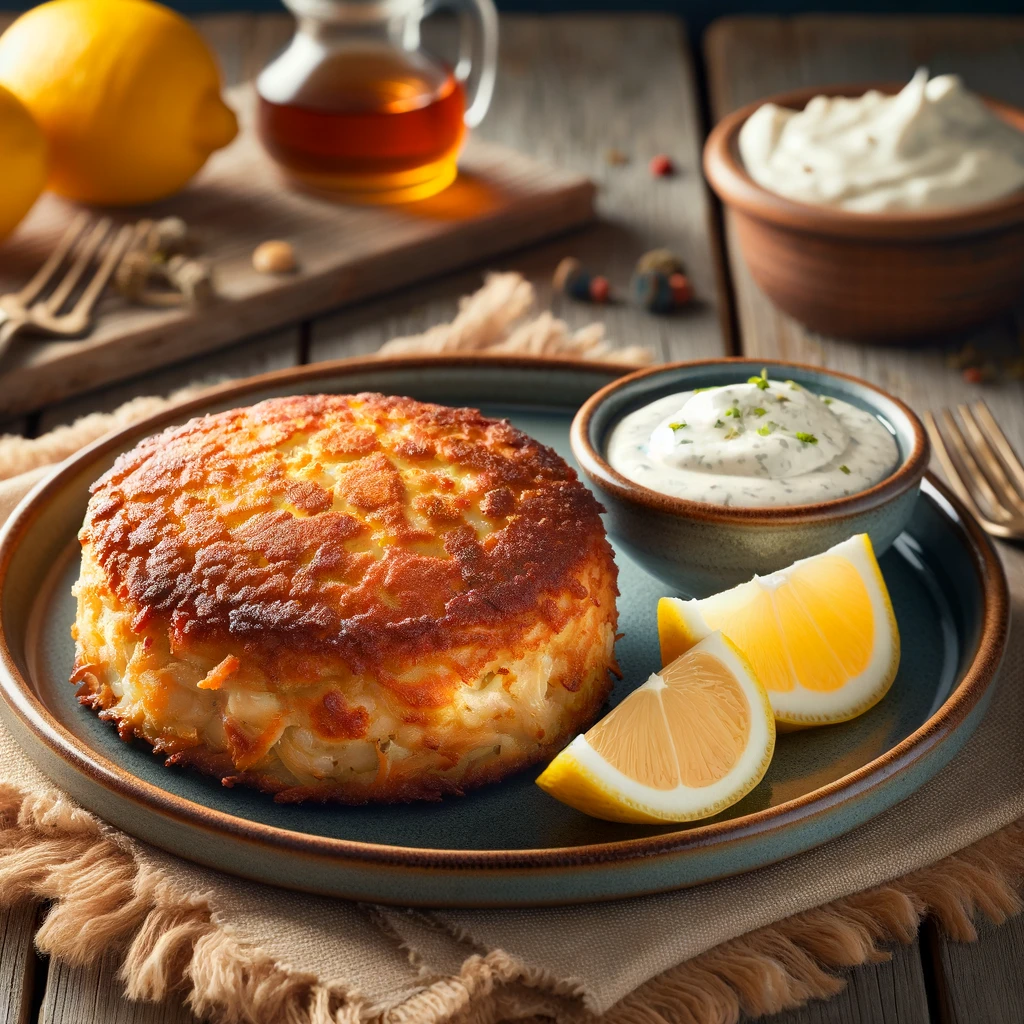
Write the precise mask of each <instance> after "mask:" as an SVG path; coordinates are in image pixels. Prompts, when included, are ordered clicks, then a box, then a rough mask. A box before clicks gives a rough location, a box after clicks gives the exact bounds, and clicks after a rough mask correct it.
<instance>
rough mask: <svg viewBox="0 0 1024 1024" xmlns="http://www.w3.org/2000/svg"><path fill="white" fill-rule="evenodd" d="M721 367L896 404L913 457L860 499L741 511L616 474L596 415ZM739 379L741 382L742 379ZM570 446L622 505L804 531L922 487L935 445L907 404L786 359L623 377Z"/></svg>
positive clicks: (663, 368) (591, 410)
mask: <svg viewBox="0 0 1024 1024" xmlns="http://www.w3.org/2000/svg"><path fill="white" fill-rule="evenodd" d="M720 366H724V367H728V366H735V367H736V368H737V369H742V368H752V367H753V368H756V370H755V372H756V371H759V370H760V369H761V368H764V367H767V368H768V369H769V370H771V369H772V368H786V369H788V370H796V371H798V372H799V373H802V374H810V375H811V376H815V375H818V376H823V377H832V378H835V379H837V380H841V381H845V382H848V383H852V384H854V385H856V386H857V387H858V388H863V389H865V390H867V391H868V392H869V393H872V392H873V393H874V394H875V395H877V396H879V397H880V398H881V399H883V400H884V402H886V403H891V405H893V406H894V407H895V408H896V410H897V411H898V412H899V413H901V414H902V415H903V417H904V418H905V420H906V422H907V424H908V425H909V427H910V431H911V433H912V435H913V443H912V445H911V447H910V450H909V452H907V453H906V454H905V455H903V457H902V458H901V460H900V463H899V465H898V466H897V467H896V468H895V469H894V470H893V471H892V473H890V474H889V475H888V476H886V477H885V478H884V479H882V480H880V481H879V482H878V483H877V484H874V485H873V486H871V487H868V488H866V489H865V490H862V491H857V492H856V493H855V494H849V495H844V496H843V497H841V498H832V499H830V500H828V501H819V502H814V503H811V504H806V505H759V506H736V505H714V504H711V503H710V502H703V501H691V500H689V499H688V498H676V497H673V496H672V495H668V494H663V493H662V492H661V491H655V490H653V489H651V488H649V487H645V486H644V485H643V484H638V483H636V482H635V481H633V480H630V479H629V478H628V477H626V476H623V474H622V473H620V472H619V471H618V470H616V469H613V468H612V466H611V464H610V463H609V462H608V461H607V459H606V458H605V455H604V451H603V450H602V449H603V448H604V444H603V439H601V438H595V437H594V436H593V434H594V418H595V415H596V413H597V412H598V410H599V409H600V408H601V407H602V406H603V405H604V404H605V403H606V402H607V401H608V400H609V399H610V398H612V397H613V396H614V395H616V394H617V393H618V392H621V391H622V390H623V389H624V388H628V387H629V386H631V385H632V384H633V383H635V382H636V381H641V380H646V379H649V378H657V377H658V376H661V375H664V374H666V373H669V372H672V371H675V370H687V369H694V370H697V369H700V368H703V367H709V368H710V367H720ZM737 376H738V378H739V377H741V376H742V374H738V375H737ZM748 376H749V374H748ZM743 379H745V378H743ZM867 404H869V405H871V406H872V412H873V413H874V415H875V416H882V417H884V415H885V414H884V412H883V410H881V409H880V408H879V407H878V406H877V405H875V404H874V403H873V402H871V401H870V397H869V396H868V401H867ZM569 440H570V444H571V445H572V451H573V454H574V455H575V456H576V459H577V461H578V462H579V465H580V469H581V470H582V471H583V472H584V473H585V474H586V476H587V477H588V478H589V479H590V480H592V481H593V482H594V483H595V484H596V485H597V486H598V488H600V490H601V491H602V492H604V493H607V494H608V495H609V496H611V497H614V498H616V499H618V500H619V501H624V502H629V503H631V504H634V505H640V506H642V507H644V508H647V509H650V510H652V511H654V512H660V513H662V514H666V515H672V516H677V517H680V518H683V519H691V520H698V521H701V522H708V523H727V524H733V525H743V526H758V525H764V526H769V525H770V526H779V525H800V524H807V523H810V522H814V521H820V520H822V519H844V518H850V517H853V516H858V515H861V514H863V513H864V512H867V511H870V510H872V509H876V508H879V507H881V506H883V505H885V504H887V503H888V502H889V501H891V500H892V499H894V498H896V497H897V496H899V495H900V494H902V493H904V492H905V491H907V490H909V489H911V488H912V487H915V486H917V485H918V484H919V483H920V482H921V479H922V478H923V476H924V474H925V470H927V468H928V461H929V459H930V457H931V443H930V441H929V439H928V434H927V432H926V431H925V428H924V424H923V423H922V422H921V420H920V418H919V417H918V415H917V414H916V413H915V412H914V411H913V410H912V409H911V408H910V407H909V406H908V405H907V404H906V403H905V402H903V401H901V400H900V399H898V398H896V397H895V396H894V395H891V394H889V393H888V392H887V391H885V390H883V389H882V388H880V387H877V386H875V385H874V384H871V383H869V382H868V381H866V380H863V379H861V378H860V377H855V376H853V375H852V374H848V373H840V372H839V371H837V370H828V369H825V368H824V367H820V366H812V365H810V364H807V363H795V362H789V361H787V360H781V359H754V358H750V357H743V356H728V357H724V358H719V359H700V360H683V361H680V362H675V363H662V364H659V365H658V366H652V367H647V368H645V369H642V370H637V371H636V372H634V373H631V374H628V375H627V376H625V377H620V378H618V379H617V380H615V381H612V383H610V384H607V385H605V386H604V387H603V388H601V390H600V391H597V392H595V393H594V394H593V395H591V396H590V398H588V399H587V401H586V402H584V403H583V405H582V406H580V408H579V411H578V412H577V413H576V416H575V417H574V418H573V421H572V426H571V428H570V431H569ZM599 446H600V447H599Z"/></svg>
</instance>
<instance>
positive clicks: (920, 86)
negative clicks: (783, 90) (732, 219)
mask: <svg viewBox="0 0 1024 1024" xmlns="http://www.w3.org/2000/svg"><path fill="white" fill-rule="evenodd" d="M739 148H740V156H741V157H742V158H743V164H744V166H745V167H746V170H747V172H748V173H749V174H750V176H751V177H752V178H753V179H754V181H756V182H757V183H758V184H759V185H761V186H763V187H764V188H766V189H768V190H769V191H771V192H775V193H778V194H779V195H783V196H787V197H788V198H790V199H796V200H799V201H800V202H804V203H815V204H818V205H824V206H834V207H839V208H841V209H844V210H854V211H859V212H861V213H879V212H882V211H885V210H932V209H941V208H946V209H949V208H957V207H966V206H973V205H976V204H978V203H984V202H988V201H989V200H993V199H999V198H1001V197H1003V196H1007V195H1009V194H1010V193H1012V192H1016V191H1017V190H1018V189H1021V188H1024V132H1019V131H1017V130H1016V129H1015V128H1013V127H1011V126H1010V125H1009V124H1007V123H1006V122H1005V121H1003V120H1002V119H1001V118H999V117H998V116H997V115H995V114H994V113H992V111H991V110H989V108H988V107H986V106H985V104H984V103H983V102H982V101H981V100H980V99H979V98H978V97H977V96H975V95H974V94H973V93H971V92H969V91H968V90H967V89H965V88H964V85H963V83H962V82H961V81H960V79H959V78H958V77H957V76H956V75H940V76H938V77H937V78H933V79H931V81H929V80H928V72H927V71H926V70H925V69H924V68H922V69H921V70H919V71H918V72H917V74H916V75H914V77H913V79H912V80H911V82H910V84H909V85H907V86H906V87H905V88H904V89H903V90H902V91H901V92H899V93H898V94H897V95H895V96H888V95H885V94H883V93H880V92H876V91H874V90H872V91H871V92H867V93H865V94H864V95H863V96H859V97H857V98H855V99H850V98H846V97H842V96H816V97H815V98H814V99H812V100H811V101H810V103H808V104H807V106H806V107H805V108H804V109H803V110H801V111H797V110H790V109H788V108H784V107H779V106H776V105H775V104H774V103H766V104H764V105H763V106H762V107H759V108H758V109H757V110H756V111H755V112H754V113H753V114H752V115H751V116H750V117H749V118H748V119H747V121H746V123H745V124H744V125H743V127H742V129H740V135H739Z"/></svg>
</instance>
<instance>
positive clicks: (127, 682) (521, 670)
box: [71, 394, 617, 803]
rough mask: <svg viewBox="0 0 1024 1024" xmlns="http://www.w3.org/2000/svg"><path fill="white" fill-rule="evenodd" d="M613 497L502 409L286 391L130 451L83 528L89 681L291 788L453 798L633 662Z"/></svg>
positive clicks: (239, 768)
mask: <svg viewBox="0 0 1024 1024" xmlns="http://www.w3.org/2000/svg"><path fill="white" fill-rule="evenodd" d="M599 512H600V506H599V505H598V504H597V501H596V500H595V499H594V497H593V496H592V495H591V493H590V492H589V491H588V490H587V489H586V488H585V487H584V486H583V485H582V484H581V483H580V482H579V480H578V479H577V478H576V474H575V473H574V472H573V471H572V470H571V469H570V468H569V467H568V466H567V465H566V464H565V462H564V461H563V460H562V459H561V458H560V457H559V456H558V455H557V454H556V453H555V452H554V451H552V450H551V449H550V448H546V447H544V446H543V445H541V444H539V443H538V442H536V441H534V440H533V439H532V438H530V437H528V436H527V435H526V434H524V433H522V432H521V431H519V430H517V429H516V428H515V427H513V426H512V425H511V424H509V423H508V422H506V421H498V420H492V419H487V418H486V417H484V416H483V415H481V414H480V413H479V412H478V411H476V410H474V409H450V408H446V407H444V406H439V405H427V404H424V403H422V402H416V401H413V400H412V399H410V398H396V397H386V396H384V395H377V394H359V395H311V396H301V397H294V398H279V399H272V400H270V401H266V402H261V403H260V404H259V405H254V406H251V407H249V408H245V409H235V410H232V411H230V412H224V413H219V414H217V415H212V416H205V417H202V418H200V419H194V420H192V421H190V422H189V423H186V424H185V425H184V426H180V427H174V428H171V429H169V430H167V431H165V432H164V433H163V434H160V435H159V436H156V437H151V438H148V439H147V440H145V441H143V442H142V443H141V444H139V445H138V446H137V447H136V448H134V449H133V450H132V451H130V452H128V453H126V454H124V455H122V456H121V457H120V458H119V459H118V460H117V462H116V463H115V464H114V466H113V468H112V469H111V470H110V471H109V472H108V473H107V474H106V475H105V476H104V477H103V478H102V479H100V480H99V481H97V482H96V483H95V484H94V485H93V487H92V498H91V500H90V501H89V507H88V511H87V512H86V517H85V523H84V525H83V527H82V530H81V532H80V534H79V539H80V540H81V544H82V569H81V575H80V577H79V580H78V583H77V584H76V586H75V593H76V595H77V597H78V615H77V619H76V623H75V626H74V628H73V631H72V632H73V635H74V638H75V641H76V658H75V668H74V674H73V675H72V677H71V679H72V682H73V683H76V684H78V686H79V700H80V701H81V702H82V703H83V704H85V705H87V706H89V707H91V708H94V709H96V710H98V711H99V712H100V714H101V716H102V717H103V718H106V719H109V720H111V721H113V722H116V723H117V726H118V730H119V732H120V734H121V736H122V737H123V738H125V739H129V738H131V737H140V738H142V739H144V740H146V741H147V742H148V743H150V744H151V745H152V747H153V749H154V750H155V751H157V752H159V753H161V754H164V755H165V756H166V758H167V763H168V764H187V765H193V766H195V767H196V768H198V769H200V770H201V771H203V772H207V773H209V774H213V775H216V776H218V777H220V778H221V779H222V780H223V782H224V784H225V785H233V784H236V783H244V784H247V785H252V786H257V787H259V788H260V789H263V790H266V791H269V792H272V793H274V794H276V797H277V799H279V800H289V801H294V800H305V799H315V800H323V799H330V800H340V801H343V802H347V803H364V802H366V801H396V800H415V799H436V798H437V797H439V796H441V795H443V794H445V793H458V792H461V791H463V790H465V789H466V788H468V787H470V786H475V785H478V784H480V783H482V782H488V781H492V780H495V779H500V778H502V777H503V776H505V775H508V774H509V773H510V772H513V771H516V770H517V769H519V768H522V767H523V766H525V765H528V764H531V763H533V762H536V761H540V760H543V759H545V758H548V757H550V756H551V755H553V754H554V753H555V752H556V751H557V750H558V749H559V748H561V747H562V746H563V745H564V744H565V743H566V742H567V741H568V739H570V738H571V737H572V736H574V735H575V734H576V733H577V732H579V731H580V730H581V729H583V728H584V727H585V726H586V725H587V724H588V723H589V722H590V721H591V720H592V719H593V718H594V717H595V715H596V713H597V711H598V709H599V708H600V706H601V704H602V703H603V702H604V700H605V698H606V697H607V695H608V692H609V688H610V685H611V680H610V676H609V671H610V670H611V669H613V668H614V658H613V645H614V641H615V627H616V620H617V616H616V609H615V597H616V594H617V590H616V568H615V563H614V561H613V560H612V552H611V548H610V547H609V545H608V541H607V540H606V538H605V534H604V529H603V527H602V524H601V520H600V517H599Z"/></svg>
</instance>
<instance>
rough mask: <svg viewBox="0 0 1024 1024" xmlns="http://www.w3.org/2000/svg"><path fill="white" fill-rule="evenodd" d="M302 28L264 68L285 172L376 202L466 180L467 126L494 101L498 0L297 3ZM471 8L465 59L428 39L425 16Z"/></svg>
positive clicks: (271, 142)
mask: <svg viewBox="0 0 1024 1024" xmlns="http://www.w3.org/2000/svg"><path fill="white" fill-rule="evenodd" d="M285 3H286V5H287V6H288V8H289V9H290V10H291V11H292V13H293V14H294V15H295V17H296V19H297V21H298V25H297V28H296V32H295V36H294V37H293V38H292V40H291V42H290V43H289V44H288V46H287V47H286V49H285V50H284V52H283V53H281V55H280V56H279V57H277V58H276V59H275V60H273V61H272V62H271V63H270V64H268V65H267V67H266V68H264V69H263V71H262V72H261V73H260V75H259V78H258V79H257V81H256V91H257V94H258V104H259V112H258V121H257V123H258V129H259V135H260V139H261V140H262V142H263V145H264V146H265V148H266V149H267V151H268V152H269V153H270V155H271V156H272V157H273V158H274V160H276V161H277V163H278V164H279V165H280V166H281V167H282V168H283V170H284V171H285V173H286V174H287V175H288V176H290V177H292V178H295V179H297V180H298V181H299V182H301V183H304V184H306V185H311V186H313V187H315V188H319V189H328V190H330V191H333V192H337V193H339V194H341V195H343V196H344V197H346V198H352V199H358V200H361V201H368V202H378V203H387V202H404V201H408V200H412V199H424V198H426V197H427V196H431V195H434V194H435V193H437V192H440V191H441V190H442V189H444V188H446V187H447V186H448V185H450V184H451V183H452V181H454V180H455V176H456V173H457V168H456V161H457V159H458V155H459V149H460V148H461V146H462V141H463V138H464V136H465V132H466V128H467V127H469V128H472V127H474V126H475V125H477V124H479V123H480V121H481V120H482V118H483V116H484V114H485V113H486V112H487V107H488V106H489V104H490V102H491V93H492V92H493V90H494V74H495V64H496V61H497V49H498V16H497V13H496V11H495V8H494V4H493V0H428V2H427V3H424V0H285ZM440 7H447V8H451V9H453V10H455V11H457V12H458V14H459V58H458V61H457V63H456V65H455V67H454V69H453V68H449V67H447V66H446V65H444V64H442V63H441V62H440V61H438V60H435V59H434V58H433V57H431V56H429V55H428V54H426V53H425V52H424V51H423V50H422V49H421V46H420V22H421V21H422V20H423V18H424V17H426V15H427V14H429V13H432V12H433V11H434V10H436V9H438V8H440Z"/></svg>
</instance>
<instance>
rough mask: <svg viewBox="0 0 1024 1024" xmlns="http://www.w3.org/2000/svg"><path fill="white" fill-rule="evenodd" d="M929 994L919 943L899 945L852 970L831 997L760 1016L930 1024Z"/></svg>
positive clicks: (799, 1022) (812, 1022) (816, 1022)
mask: <svg viewBox="0 0 1024 1024" xmlns="http://www.w3.org/2000/svg"><path fill="white" fill-rule="evenodd" d="M929 1021H930V1017H929V1015H928V995H927V992H926V991H925V986H924V977H923V975H922V972H921V956H920V950H919V948H918V944H917V942H914V943H912V944H911V945H909V946H896V947H894V948H893V950H892V959H891V960H887V961H884V962H883V963H880V964H871V965H870V966H867V967H860V968H858V969H857V970H855V971H851V972H850V975H849V981H848V983H847V985H846V988H844V989H843V991H842V992H840V993H839V995H837V996H835V997H833V998H832V999H829V1000H816V1001H814V1002H812V1003H808V1004H807V1005H806V1006H804V1007H803V1008H801V1009H799V1010H792V1011H789V1012H787V1013H779V1014H775V1015H774V1016H771V1017H763V1018H761V1024H847V1022H849V1024H854V1022H856V1024H929Z"/></svg>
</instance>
